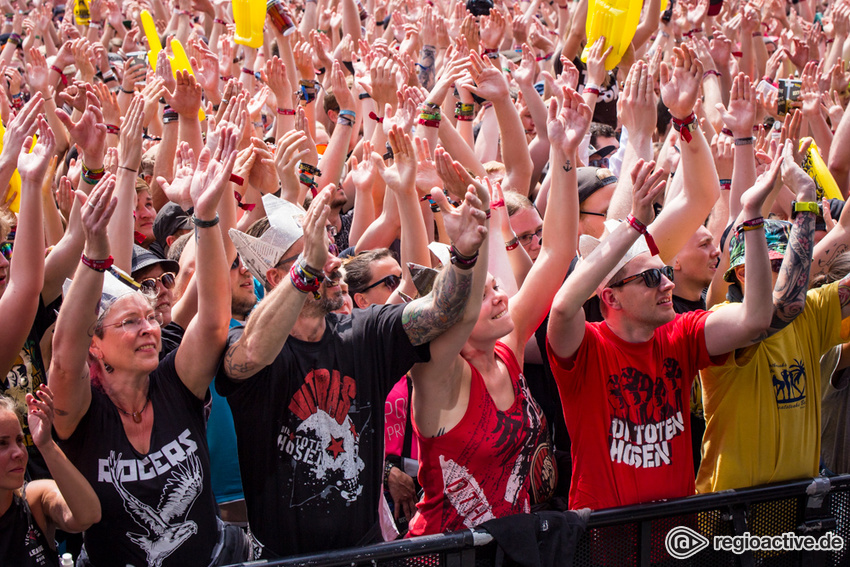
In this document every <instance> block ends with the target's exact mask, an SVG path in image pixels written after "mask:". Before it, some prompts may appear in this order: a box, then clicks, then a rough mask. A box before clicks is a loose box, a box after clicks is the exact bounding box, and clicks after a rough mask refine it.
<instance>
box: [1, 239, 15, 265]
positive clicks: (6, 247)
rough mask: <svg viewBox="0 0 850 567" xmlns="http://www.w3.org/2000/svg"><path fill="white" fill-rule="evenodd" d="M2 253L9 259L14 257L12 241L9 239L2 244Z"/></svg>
mask: <svg viewBox="0 0 850 567" xmlns="http://www.w3.org/2000/svg"><path fill="white" fill-rule="evenodd" d="M0 254H3V257H4V258H6V259H7V260H11V259H12V243H11V242H9V241H8V240H7V241H6V242H4V243H3V244H0Z"/></svg>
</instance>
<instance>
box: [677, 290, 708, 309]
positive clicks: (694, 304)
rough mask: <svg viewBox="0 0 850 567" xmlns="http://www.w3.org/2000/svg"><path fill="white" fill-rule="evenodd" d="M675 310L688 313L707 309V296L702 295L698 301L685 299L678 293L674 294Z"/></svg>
mask: <svg viewBox="0 0 850 567" xmlns="http://www.w3.org/2000/svg"><path fill="white" fill-rule="evenodd" d="M673 311H675V312H676V313H677V314H678V313H688V312H690V311H705V297H704V296H700V298H699V299H697V300H696V301H690V300H688V299H683V298H681V297H679V296H677V295H675V294H674V295H673Z"/></svg>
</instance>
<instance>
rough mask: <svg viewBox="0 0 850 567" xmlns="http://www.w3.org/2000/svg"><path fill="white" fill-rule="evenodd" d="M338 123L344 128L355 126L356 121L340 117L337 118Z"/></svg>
mask: <svg viewBox="0 0 850 567" xmlns="http://www.w3.org/2000/svg"><path fill="white" fill-rule="evenodd" d="M336 123H337V124H340V125H342V126H352V127H353V126H354V120H352V119H351V118H349V117H348V116H343V115H339V116H337V118H336Z"/></svg>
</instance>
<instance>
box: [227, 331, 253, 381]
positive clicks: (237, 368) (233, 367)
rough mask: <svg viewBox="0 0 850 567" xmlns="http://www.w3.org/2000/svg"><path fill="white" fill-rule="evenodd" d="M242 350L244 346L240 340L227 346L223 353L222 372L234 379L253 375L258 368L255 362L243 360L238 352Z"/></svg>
mask: <svg viewBox="0 0 850 567" xmlns="http://www.w3.org/2000/svg"><path fill="white" fill-rule="evenodd" d="M242 350H244V346H243V345H242V341H241V340H240V341H236V343H234V344H233V345H231V346H230V347H228V348H227V352H225V353H224V372H225V374H227V375H228V376H229V377H230V378H233V379H235V380H241V379H244V378H248V377H250V376H253V375H254V374H256V373H257V371H258V370H259V368H257V367H256V365H255V364H252V363H251V362H248V361H246V360H244V358H243V356H241V355H242V353H241V352H240V351H242Z"/></svg>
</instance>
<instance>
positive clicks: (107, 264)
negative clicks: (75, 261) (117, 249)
mask: <svg viewBox="0 0 850 567" xmlns="http://www.w3.org/2000/svg"><path fill="white" fill-rule="evenodd" d="M80 262H82V263H83V265H84V266H86V267H88V268H91V269H92V270H94V271H95V272H105V271H106V270H108V269H109V268H111V267H112V264H114V263H115V258H113V257H112V255H111V254H110V255H109V258H106V259H105V260H92V259H91V258H89V257H88V256H86V255H85V253H83V254H82V255H81V256H80Z"/></svg>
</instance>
